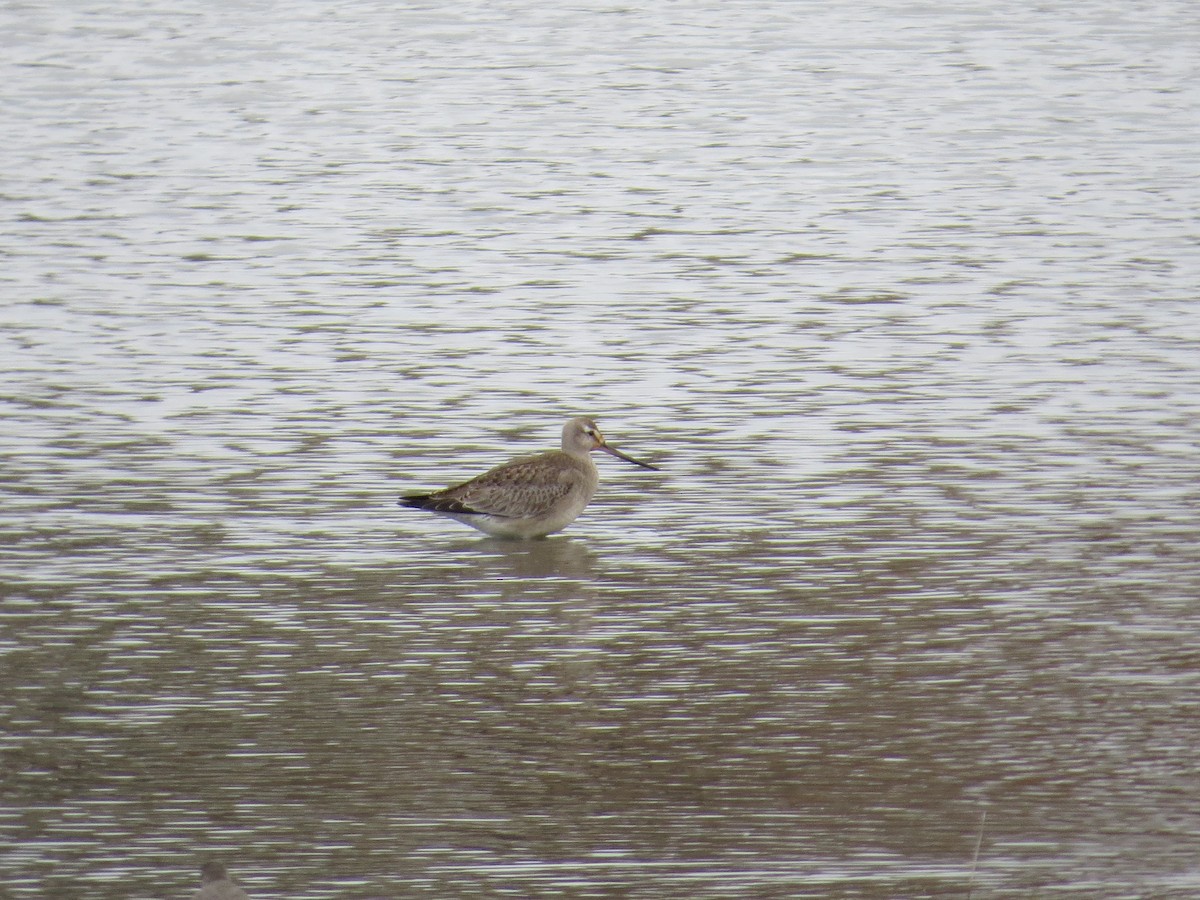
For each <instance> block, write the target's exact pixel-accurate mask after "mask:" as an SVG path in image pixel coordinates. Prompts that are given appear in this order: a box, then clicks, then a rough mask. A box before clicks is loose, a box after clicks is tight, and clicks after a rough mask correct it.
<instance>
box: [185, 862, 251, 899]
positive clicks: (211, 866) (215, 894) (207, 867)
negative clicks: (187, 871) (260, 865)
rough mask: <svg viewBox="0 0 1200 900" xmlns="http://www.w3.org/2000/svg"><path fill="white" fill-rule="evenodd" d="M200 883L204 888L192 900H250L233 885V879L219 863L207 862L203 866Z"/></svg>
mask: <svg viewBox="0 0 1200 900" xmlns="http://www.w3.org/2000/svg"><path fill="white" fill-rule="evenodd" d="M200 883H201V885H202V887H201V888H200V890H198V891H197V892H196V893H195V894H194V895H193V898H192V900H250V896H249V895H248V894H247V893H246V892H245V891H243V890H242V889H241V888H240V887H238V886H237V885H236V884H234V883H233V879H232V878H230V877H229V873H228V872H227V871H226V870H225V867H224V866H223V865H221V863H219V862H216V861H211V862H206V863H205V864H204V865H203V866H201V868H200Z"/></svg>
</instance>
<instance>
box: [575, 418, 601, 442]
mask: <svg viewBox="0 0 1200 900" xmlns="http://www.w3.org/2000/svg"><path fill="white" fill-rule="evenodd" d="M580 424H582V425H583V433H584V434H586V435H587V436H588V437H590V438H591V439H592V442H593V443H596V444H603V443H604V436H603V435H602V434H600V429H599V428H597V427H596V423H595V422H593V421H592V420H591V419H584V420H583V422H582V423H580Z"/></svg>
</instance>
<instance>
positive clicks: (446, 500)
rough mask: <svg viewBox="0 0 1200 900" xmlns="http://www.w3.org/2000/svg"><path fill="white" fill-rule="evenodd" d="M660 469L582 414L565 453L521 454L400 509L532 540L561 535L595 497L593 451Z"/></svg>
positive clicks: (571, 427) (409, 498) (566, 439)
mask: <svg viewBox="0 0 1200 900" xmlns="http://www.w3.org/2000/svg"><path fill="white" fill-rule="evenodd" d="M593 450H600V451H602V452H604V453H607V454H609V455H610V456H615V457H617V459H623V460H625V461H626V462H629V463H633V464H634V465H635V466H641V467H642V468H643V469H652V470H654V471H656V472H657V471H659V468H658V466H652V465H650V463H647V462H642V461H641V460H638V459H634V458H633V457H632V456H627V455H626V454H624V453H622V452H621V451H620V450H618V449H617V448H616V447H613V446H611V445H609V444H608V442H606V441H605V439H604V435H603V434H601V433H600V429H599V428H598V427H597V426H596V423H595V421H594V420H592V419H589V418H586V417H583V416H579V417H576V418H573V419H569V420H568V421H567V423H566V424H565V425H563V429H562V449H561V450H549V451H547V452H545V453H538V454H536V455H534V456H520V457H517V458H516V459H513V460H511V461H509V462H506V463H504V464H502V465H499V466H496V467H495V468H494V469H489V470H488V471H487V472H484V473H483V474H482V475H477V476H476V477H474V478H472V479H471V480H469V481H464V482H463V483H462V484H456V485H453V486H452V487H448V488H444V489H442V490H440V491H433V492H432V493H429V494H406V495H404V496H403V497H401V498H400V501H399V502H400V505H401V506H406V507H409V508H411V509H423V510H427V511H429V512H433V513H437V514H438V515H441V516H445V517H446V518H449V519H453V520H455V521H456V522H461V523H463V524H464V525H470V526H471V527H472V528H477V529H479V530H480V531H482V532H484V533H486V534H489V535H492V536H493V537H501V538H515V539H521V540H530V539H532V538H542V537H545V536H546V535H548V534H554V533H555V532H557V531H562V530H563V529H564V528H566V527H567V526H568V525H570V524H571V523H572V522H574V521H575V519H576V518H578V516H579V514H580V513H581V512H583V510H584V507H586V506H587V505H588V503H589V502H590V501H591V499H592V497H593V496H594V495H595V493H596V486H597V485H598V484H599V481H600V472H599V471H598V470H597V469H596V464H595V463H594V462H592V458H591V452H592V451H593Z"/></svg>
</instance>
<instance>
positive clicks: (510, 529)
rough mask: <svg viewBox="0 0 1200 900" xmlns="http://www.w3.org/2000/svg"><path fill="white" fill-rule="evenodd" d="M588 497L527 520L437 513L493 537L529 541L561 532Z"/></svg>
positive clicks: (581, 509)
mask: <svg viewBox="0 0 1200 900" xmlns="http://www.w3.org/2000/svg"><path fill="white" fill-rule="evenodd" d="M589 499H591V498H589V497H580V498H579V501H578V502H575V503H571V504H569V505H564V506H563V507H562V508H561V509H557V510H555V511H554V512H553V513H551V514H548V515H544V516H538V517H534V518H527V519H513V518H503V517H500V516H483V515H463V514H461V513H439V515H443V516H445V517H446V518H448V519H454V521H456V522H462V523H463V524H464V525H470V526H471V527H472V528H477V529H478V530H480V531H482V532H485V533H486V534H490V535H492V536H493V537H502V538H516V539H519V540H529V539H531V538H540V537H545V536H546V535H548V534H554V533H555V532H556V531H562V530H563V529H564V528H566V527H567V526H568V525H570V524H571V523H572V522H574V521H575V520H576V519H577V518H579V514H580V513H581V512H583V510H584V507H586V506H587V504H588V500H589Z"/></svg>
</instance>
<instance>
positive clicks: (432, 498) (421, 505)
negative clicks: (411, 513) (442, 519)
mask: <svg viewBox="0 0 1200 900" xmlns="http://www.w3.org/2000/svg"><path fill="white" fill-rule="evenodd" d="M399 503H400V505H401V506H407V507H408V508H409V509H423V510H425V511H426V512H437V513H457V514H458V515H461V516H482V515H484V514H483V513H481V512H480V511H479V510H477V509H471V507H469V506H467V505H466V504H465V503H461V502H460V501H458V500H451V499H450V498H449V497H439V496H438V495H437V494H405V495H404V496H403V497H401V498H400V500H399Z"/></svg>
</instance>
